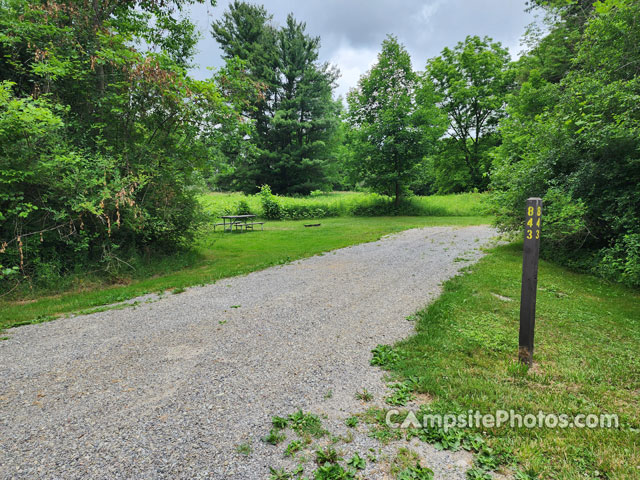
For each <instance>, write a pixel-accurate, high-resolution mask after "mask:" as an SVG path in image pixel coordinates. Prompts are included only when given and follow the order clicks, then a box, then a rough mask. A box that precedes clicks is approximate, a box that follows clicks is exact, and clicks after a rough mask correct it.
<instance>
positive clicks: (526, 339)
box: [518, 198, 542, 366]
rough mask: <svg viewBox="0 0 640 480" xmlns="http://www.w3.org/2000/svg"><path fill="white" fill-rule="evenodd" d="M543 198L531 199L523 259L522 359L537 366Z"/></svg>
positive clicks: (520, 355)
mask: <svg viewBox="0 0 640 480" xmlns="http://www.w3.org/2000/svg"><path fill="white" fill-rule="evenodd" d="M541 217H542V199H540V198H529V199H527V210H526V216H525V224H524V249H523V256H522V292H521V294H520V338H519V344H518V345H519V348H518V360H519V361H520V363H524V364H527V365H529V366H531V365H532V364H533V333H534V328H535V324H536V288H537V286H538V258H539V256H540V222H541Z"/></svg>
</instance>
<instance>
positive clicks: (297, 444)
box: [284, 440, 304, 457]
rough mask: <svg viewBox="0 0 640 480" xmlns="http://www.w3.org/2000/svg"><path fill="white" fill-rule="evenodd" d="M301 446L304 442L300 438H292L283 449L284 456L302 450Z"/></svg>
mask: <svg viewBox="0 0 640 480" xmlns="http://www.w3.org/2000/svg"><path fill="white" fill-rule="evenodd" d="M303 447H304V442H302V441H301V440H293V441H292V442H291V443H289V445H287V448H286V449H285V451H284V455H285V456H286V457H293V456H294V455H295V454H296V453H297V452H299V451H300V450H302V448H303Z"/></svg>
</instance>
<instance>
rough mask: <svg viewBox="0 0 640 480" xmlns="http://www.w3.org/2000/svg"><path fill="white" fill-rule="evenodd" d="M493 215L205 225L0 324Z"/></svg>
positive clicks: (11, 309)
mask: <svg viewBox="0 0 640 480" xmlns="http://www.w3.org/2000/svg"><path fill="white" fill-rule="evenodd" d="M490 222H491V218H489V217H462V216H460V217H373V218H362V217H360V218H355V217H337V218H325V219H321V220H314V221H313V222H312V223H321V224H322V226H321V227H318V228H305V227H304V223H309V220H305V221H277V222H267V223H266V225H265V229H264V231H255V232H248V233H222V232H221V231H220V229H218V231H217V232H215V233H214V232H213V230H212V228H210V227H208V228H207V229H203V230H202V231H201V232H200V233H199V235H198V240H197V243H196V245H195V246H194V248H193V249H192V250H190V251H187V252H182V253H174V254H172V255H169V256H166V257H164V258H153V259H152V260H151V261H149V262H148V264H142V265H140V266H139V267H138V268H137V270H136V271H135V272H131V274H130V276H129V277H121V278H119V279H118V284H117V285H112V286H106V285H105V284H104V283H99V282H96V281H95V280H94V281H85V280H83V279H80V280H82V281H83V282H85V283H83V284H80V285H79V286H77V287H76V288H75V290H74V291H70V292H62V293H59V294H57V295H49V296H42V295H41V294H40V295H37V294H35V293H34V294H33V295H32V296H30V297H25V298H21V299H20V300H19V301H15V300H14V301H4V302H0V329H2V328H7V327H10V326H15V325H20V324H25V323H34V322H38V321H47V320H51V319H52V318H55V317H58V316H60V315H63V314H66V313H72V312H79V311H84V310H86V309H91V308H94V307H100V306H104V305H109V304H112V303H116V302H121V301H123V300H127V299H130V298H133V297H136V296H139V295H143V294H145V293H150V292H163V291H166V290H169V289H182V288H184V287H188V286H192V285H200V284H206V283H212V282H215V281H216V280H218V279H220V278H225V277H231V276H234V275H239V274H244V273H248V272H251V271H254V270H259V269H262V268H266V267H269V266H271V265H278V264H282V263H286V262H289V261H291V260H295V259H298V258H304V257H308V256H311V255H316V254H319V253H322V252H326V251H329V250H334V249H336V248H342V247H346V246H349V245H354V244H357V243H363V242H370V241H374V240H377V239H379V238H380V237H381V236H383V235H386V234H390V233H395V232H399V231H402V230H406V229H409V228H414V227H428V226H436V225H460V226H465V225H478V224H488V223H490Z"/></svg>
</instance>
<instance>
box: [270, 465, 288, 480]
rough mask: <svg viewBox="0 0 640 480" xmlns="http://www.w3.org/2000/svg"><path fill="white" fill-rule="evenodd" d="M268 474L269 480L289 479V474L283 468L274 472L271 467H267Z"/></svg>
mask: <svg viewBox="0 0 640 480" xmlns="http://www.w3.org/2000/svg"><path fill="white" fill-rule="evenodd" d="M269 474H270V475H269V480H289V479H290V478H291V474H290V473H289V472H287V471H286V470H285V469H284V468H279V469H277V470H276V469H275V468H273V467H269Z"/></svg>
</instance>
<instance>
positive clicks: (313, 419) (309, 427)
mask: <svg viewBox="0 0 640 480" xmlns="http://www.w3.org/2000/svg"><path fill="white" fill-rule="evenodd" d="M289 421H290V422H291V428H292V429H293V430H294V431H295V432H296V433H298V435H304V434H307V435H311V436H312V437H316V438H318V437H322V436H324V435H326V434H327V431H326V430H325V429H324V428H323V427H322V421H321V420H320V418H319V417H318V416H317V415H313V414H312V413H304V412H303V411H302V410H298V411H297V412H295V413H292V414H291V415H289Z"/></svg>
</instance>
